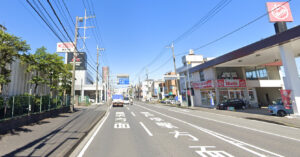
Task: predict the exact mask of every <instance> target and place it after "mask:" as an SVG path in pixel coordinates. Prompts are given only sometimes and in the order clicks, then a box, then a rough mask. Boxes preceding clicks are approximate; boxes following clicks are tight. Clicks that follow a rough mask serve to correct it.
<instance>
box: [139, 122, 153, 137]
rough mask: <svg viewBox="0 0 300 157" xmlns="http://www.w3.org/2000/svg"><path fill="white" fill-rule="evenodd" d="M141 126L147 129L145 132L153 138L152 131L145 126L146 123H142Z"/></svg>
mask: <svg viewBox="0 0 300 157" xmlns="http://www.w3.org/2000/svg"><path fill="white" fill-rule="evenodd" d="M140 124H141V126H142V127H143V128H144V129H145V131H146V132H147V133H148V135H149V136H153V134H152V133H151V132H150V130H149V129H148V128H147V127H146V126H145V125H144V123H142V122H140Z"/></svg>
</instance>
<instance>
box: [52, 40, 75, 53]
mask: <svg viewBox="0 0 300 157" xmlns="http://www.w3.org/2000/svg"><path fill="white" fill-rule="evenodd" d="M74 51H75V48H74V44H73V43H72V42H68V43H57V47H56V52H74Z"/></svg>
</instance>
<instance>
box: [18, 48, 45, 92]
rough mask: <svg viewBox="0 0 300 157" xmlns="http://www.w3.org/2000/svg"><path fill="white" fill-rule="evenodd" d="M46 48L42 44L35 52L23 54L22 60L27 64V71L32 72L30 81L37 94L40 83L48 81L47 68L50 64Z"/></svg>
mask: <svg viewBox="0 0 300 157" xmlns="http://www.w3.org/2000/svg"><path fill="white" fill-rule="evenodd" d="M46 50H47V49H46V48H45V47H44V46H42V47H41V48H38V49H37V50H36V51H35V53H34V54H29V55H23V56H22V62H23V63H25V64H26V65H27V69H26V71H27V72H29V73H31V74H32V77H31V80H30V81H29V82H30V83H31V84H32V85H33V86H34V88H33V89H34V91H33V94H34V95H36V90H37V88H38V86H39V85H42V84H46V83H47V80H48V78H47V75H46V70H47V66H48V65H49V61H48V60H47V59H48V56H47V55H48V53H47V52H46Z"/></svg>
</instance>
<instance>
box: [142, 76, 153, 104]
mask: <svg viewBox="0 0 300 157" xmlns="http://www.w3.org/2000/svg"><path fill="white" fill-rule="evenodd" d="M153 94H154V80H152V79H148V80H145V81H143V82H142V96H143V100H146V101H150V100H151V99H152V96H153Z"/></svg>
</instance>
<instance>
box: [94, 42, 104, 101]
mask: <svg viewBox="0 0 300 157" xmlns="http://www.w3.org/2000/svg"><path fill="white" fill-rule="evenodd" d="M99 51H104V48H98V45H97V76H96V103H98V95H99V91H98V82H99V55H100V54H99Z"/></svg>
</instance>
